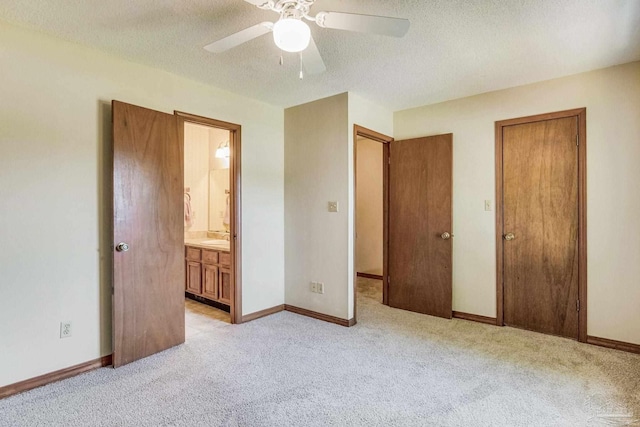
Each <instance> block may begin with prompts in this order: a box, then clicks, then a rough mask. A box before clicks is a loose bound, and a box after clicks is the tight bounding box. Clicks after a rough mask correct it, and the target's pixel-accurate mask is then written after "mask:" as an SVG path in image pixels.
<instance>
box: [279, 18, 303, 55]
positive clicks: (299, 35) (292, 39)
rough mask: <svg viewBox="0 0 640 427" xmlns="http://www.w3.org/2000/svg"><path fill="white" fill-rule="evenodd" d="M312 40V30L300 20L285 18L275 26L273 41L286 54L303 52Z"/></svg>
mask: <svg viewBox="0 0 640 427" xmlns="http://www.w3.org/2000/svg"><path fill="white" fill-rule="evenodd" d="M310 40H311V29H310V28H309V26H308V25H307V24H306V23H305V22H302V21H301V20H300V19H295V18H284V19H281V20H279V21H278V22H276V23H275V24H274V26H273V41H274V42H275V43H276V46H278V47H279V48H280V49H281V50H284V51H285V52H302V51H303V50H305V49H306V48H307V47H308V46H309V41H310Z"/></svg>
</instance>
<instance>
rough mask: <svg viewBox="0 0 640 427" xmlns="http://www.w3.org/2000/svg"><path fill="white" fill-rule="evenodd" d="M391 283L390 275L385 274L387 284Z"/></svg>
mask: <svg viewBox="0 0 640 427" xmlns="http://www.w3.org/2000/svg"><path fill="white" fill-rule="evenodd" d="M390 283H391V276H387V285H388V284H390Z"/></svg>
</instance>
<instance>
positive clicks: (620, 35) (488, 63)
mask: <svg viewBox="0 0 640 427" xmlns="http://www.w3.org/2000/svg"><path fill="white" fill-rule="evenodd" d="M321 10H335V11H343V12H356V13H365V14H378V15H388V16H397V17H406V18H409V19H410V21H411V29H410V30H409V33H408V34H407V36H405V38H402V39H394V38H387V37H383V36H377V35H367V34H358V33H351V32H346V31H338V30H330V29H322V28H319V27H316V26H315V25H314V26H312V34H313V36H314V38H315V40H316V43H317V45H318V47H319V49H320V52H321V53H322V56H323V58H324V61H325V63H326V65H327V72H325V73H323V74H320V75H313V76H311V75H309V76H306V77H305V79H304V80H303V81H300V80H299V79H298V78H297V69H298V60H297V56H296V55H295V54H287V55H285V65H284V66H279V65H278V57H279V51H278V50H277V48H276V47H275V45H274V44H273V40H272V38H271V37H270V36H269V35H266V36H264V37H263V38H261V39H257V40H253V41H251V42H249V43H247V44H245V45H242V46H240V47H237V48H235V49H233V50H231V51H228V52H225V53H222V54H217V55H215V54H211V53H209V52H207V51H205V50H204V49H202V47H203V46H204V45H206V44H208V43H210V42H213V41H215V40H217V39H219V38H222V37H225V36H227V35H229V34H231V33H234V32H236V31H239V30H241V29H243V28H246V27H248V26H250V25H253V24H256V23H258V22H261V21H265V20H271V21H274V20H275V19H276V18H277V15H276V14H275V13H273V12H269V11H264V10H260V9H258V8H256V7H254V6H252V5H250V4H249V3H246V2H244V1H243V0H135V1H134V0H76V1H73V0H57V1H51V0H28V1H25V0H0V19H2V20H6V21H9V22H14V23H18V24H20V25H23V26H27V27H31V28H35V29H38V30H41V31H43V32H46V33H50V34H53V35H56V36H59V37H61V38H64V39H68V40H72V41H75V42H78V43H81V44H85V45H90V46H94V47H96V48H98V49H101V50H104V51H108V52H111V53H113V54H116V55H119V56H122V57H125V58H128V59H130V60H134V61H136V62H140V63H144V64H148V65H151V66H153V67H157V68H161V69H165V70H168V71H171V72H173V73H176V74H180V75H184V76H187V77H190V78H193V79H195V80H199V81H203V82H206V83H209V84H212V85H214V86H217V87H220V88H223V89H226V90H229V91H232V92H236V93H239V94H243V95H246V96H249V97H252V98H256V99H260V100H263V101H265V102H268V103H270V104H274V105H278V106H283V107H288V106H292V105H297V104H301V103H304V102H308V101H311V100H314V99H318V98H322V97H325V96H329V95H333V94H336V93H340V92H345V91H353V92H356V93H358V94H359V95H361V96H364V97H365V98H368V99H370V100H372V101H374V102H377V103H378V104H380V105H382V106H385V107H387V108H389V109H391V110H394V111H395V110H400V109H404V108H409V107H414V106H419V105H425V104H431V103H435V102H440V101H444V100H448V99H453V98H459V97H462V96H468V95H473V94H478V93H482V92H487V91H491V90H497V89H502V88H507V87H512V86H517V85H522V84H526V83H531V82H535V81H541V80H547V79H551V78H556V77H561V76H565V75H570V74H575V73H579V72H583V71H588V70H592V69H597V68H603V67H607V66H610V65H615V64H620V63H625V62H631V61H634V60H638V59H640V1H639V0H388V1H387V0H317V1H316V3H315V5H314V7H313V8H312V12H314V13H316V12H318V11H321Z"/></svg>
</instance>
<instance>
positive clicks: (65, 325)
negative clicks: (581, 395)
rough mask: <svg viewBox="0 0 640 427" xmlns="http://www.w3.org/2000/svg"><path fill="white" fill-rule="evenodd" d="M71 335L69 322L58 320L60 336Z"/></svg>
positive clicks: (66, 336) (67, 336)
mask: <svg viewBox="0 0 640 427" xmlns="http://www.w3.org/2000/svg"><path fill="white" fill-rule="evenodd" d="M70 336H71V322H70V321H69V322H60V338H69V337H70Z"/></svg>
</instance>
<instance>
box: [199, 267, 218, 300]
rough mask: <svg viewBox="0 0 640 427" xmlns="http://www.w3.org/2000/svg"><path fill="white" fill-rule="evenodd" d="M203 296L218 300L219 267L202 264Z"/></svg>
mask: <svg viewBox="0 0 640 427" xmlns="http://www.w3.org/2000/svg"><path fill="white" fill-rule="evenodd" d="M202 296H203V297H207V298H209V299H212V300H216V301H217V300H218V267H216V266H215V265H208V264H202Z"/></svg>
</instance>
